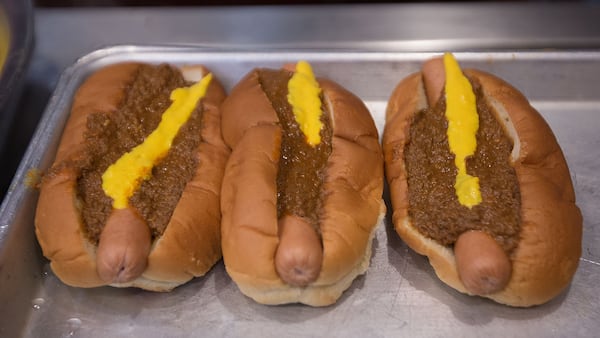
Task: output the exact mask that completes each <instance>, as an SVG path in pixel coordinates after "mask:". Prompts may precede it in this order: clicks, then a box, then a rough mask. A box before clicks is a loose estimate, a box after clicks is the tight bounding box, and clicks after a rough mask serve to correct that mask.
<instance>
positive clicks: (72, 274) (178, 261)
mask: <svg viewBox="0 0 600 338" xmlns="http://www.w3.org/2000/svg"><path fill="white" fill-rule="evenodd" d="M139 66H140V64H138V63H122V64H116V65H111V66H108V67H105V68H102V69H101V70H99V71H97V72H95V73H94V74H92V75H91V76H90V77H89V78H88V79H87V80H86V81H85V82H84V83H83V84H82V86H81V87H80V88H79V90H78V91H77V93H76V95H75V98H74V101H73V106H72V109H71V115H70V117H69V120H68V121H67V124H66V126H65V129H64V132H63V135H62V139H61V142H60V145H59V147H58V150H57V155H56V158H55V162H54V166H55V169H57V170H52V171H50V174H49V175H46V176H45V177H44V179H43V180H42V185H41V189H40V196H39V200H38V207H37V211H36V217H35V225H36V235H37V238H38V241H39V243H40V246H41V248H42V250H43V253H44V256H46V257H47V258H48V259H49V260H50V266H51V268H52V270H53V271H54V273H55V274H56V275H57V276H58V277H59V278H60V279H61V280H62V281H63V282H64V283H66V284H68V285H72V286H78V287H96V286H101V285H105V283H104V282H103V281H102V280H101V279H100V278H99V276H98V274H97V273H96V259H95V252H96V247H95V246H93V245H92V244H91V243H89V241H88V240H87V239H86V238H85V236H84V234H83V225H82V221H81V216H80V212H79V208H80V206H79V205H78V204H79V201H78V200H77V197H76V179H77V176H78V174H79V173H78V172H76V170H75V169H74V167H73V166H70V165H68V164H67V163H68V162H69V161H72V160H74V159H76V158H77V157H78V156H81V153H82V152H83V151H84V147H83V143H84V142H83V141H84V131H85V126H86V121H87V117H88V115H90V114H91V113H94V112H99V111H101V112H113V111H115V110H116V109H117V106H118V104H119V102H120V101H121V100H122V99H123V95H124V88H126V86H127V83H129V81H131V79H132V76H133V74H134V73H135V72H136V70H137V69H138V67H139ZM182 72H183V74H184V77H186V78H188V77H193V78H195V80H197V77H198V75H199V74H200V73H202V74H206V73H208V70H207V69H206V68H204V67H201V66H190V67H183V68H182ZM224 97H225V91H224V89H223V87H222V86H221V84H220V83H219V82H218V80H217V79H215V78H214V77H213V80H212V81H211V84H210V85H209V88H208V91H207V93H206V96H205V97H204V98H203V99H202V103H201V104H202V105H203V109H204V111H203V117H202V124H203V127H202V132H201V136H202V142H201V143H200V145H199V146H198V151H197V156H198V167H197V169H196V173H195V175H194V177H193V178H192V179H191V180H190V181H189V182H188V183H187V185H186V186H185V188H184V191H183V193H182V196H181V198H180V200H179V202H178V204H177V206H176V208H175V210H174V212H173V215H172V217H171V220H170V221H169V224H168V226H167V228H166V230H165V231H164V233H163V235H162V236H161V237H160V238H159V239H157V240H156V241H155V242H154V243H153V244H152V249H151V252H150V255H149V256H148V266H147V268H146V270H145V271H144V273H143V274H142V275H141V276H140V277H138V278H137V279H135V280H133V281H132V282H130V283H126V284H113V285H112V286H117V287H129V286H133V287H139V288H142V289H147V290H153V291H169V290H171V289H173V288H174V287H176V286H178V285H180V284H182V283H185V282H187V281H189V280H190V279H192V278H193V277H197V276H201V275H203V274H204V273H206V272H207V271H208V270H209V269H210V268H211V267H212V266H213V265H214V263H216V261H218V260H219V259H220V258H221V248H220V243H221V233H220V208H219V203H220V188H221V185H220V183H221V181H222V177H223V169H224V167H225V163H226V161H227V158H228V156H229V148H228V147H227V146H226V145H225V144H224V142H223V140H222V138H221V134H220V129H221V128H220V123H221V116H220V111H219V105H220V103H221V101H222V100H223V99H224ZM65 161H66V162H65Z"/></svg>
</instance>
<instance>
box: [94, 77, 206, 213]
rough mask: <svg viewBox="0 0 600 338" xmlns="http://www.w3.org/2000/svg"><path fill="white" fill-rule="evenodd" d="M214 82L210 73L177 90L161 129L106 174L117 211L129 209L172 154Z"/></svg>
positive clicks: (106, 184)
mask: <svg viewBox="0 0 600 338" xmlns="http://www.w3.org/2000/svg"><path fill="white" fill-rule="evenodd" d="M211 79H212V74H208V75H206V76H205V77H203V78H202V79H201V80H200V81H199V82H197V83H196V84H194V85H192V86H190V87H184V88H177V89H175V90H173V91H172V92H171V101H172V103H171V105H170V106H169V108H167V110H166V111H165V112H164V113H163V115H162V117H161V121H160V123H159V124H158V127H157V128H156V129H155V130H154V131H152V133H151V134H150V135H148V137H147V138H146V139H145V140H144V142H142V143H141V144H139V145H137V146H136V147H135V148H133V149H132V150H131V151H130V152H128V153H125V154H124V155H123V156H121V158H119V159H118V160H117V161H116V162H115V163H113V164H112V165H111V166H110V167H108V169H107V170H106V171H105V172H104V174H103V175H102V189H104V192H105V193H106V195H107V196H109V197H111V198H112V199H113V208H115V209H124V208H126V207H127V206H128V205H129V198H130V197H131V196H132V195H133V194H134V193H135V191H136V190H137V189H138V188H139V186H140V184H141V183H142V182H143V181H144V180H147V179H148V178H150V176H151V172H152V168H153V167H154V165H156V163H158V161H160V160H161V159H162V158H163V157H164V156H165V155H166V154H167V153H168V151H169V149H170V148H171V144H172V143H173V139H175V136H176V135H177V133H178V132H179V129H180V128H181V126H183V124H185V122H186V121H187V120H188V119H189V117H190V115H191V114H192V112H193V111H194V109H195V108H196V106H197V104H198V101H199V100H200V99H202V97H204V95H205V94H206V90H207V88H208V85H209V83H210V81H211Z"/></svg>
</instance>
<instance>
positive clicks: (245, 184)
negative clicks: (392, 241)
mask: <svg viewBox="0 0 600 338" xmlns="http://www.w3.org/2000/svg"><path fill="white" fill-rule="evenodd" d="M318 83H319V85H320V87H321V89H322V93H323V98H324V103H323V104H324V106H326V107H327V109H326V110H328V111H329V114H330V116H331V121H332V123H331V124H332V129H333V136H332V152H331V154H330V156H329V158H328V160H327V164H326V174H325V175H324V176H325V177H324V183H323V192H322V194H324V195H323V196H324V202H323V206H322V211H321V213H320V217H319V227H320V235H321V238H322V246H323V259H322V266H321V270H320V273H319V275H318V278H317V279H316V280H315V281H313V282H311V283H309V284H308V285H306V286H292V285H289V284H287V283H285V282H284V281H283V280H282V278H280V276H279V275H278V273H277V271H276V264H275V256H276V251H277V248H278V245H279V243H280V240H279V235H278V232H279V230H278V219H277V218H278V217H277V186H276V177H277V172H278V166H279V161H280V151H281V150H280V145H281V142H282V127H281V125H280V122H279V120H278V115H277V114H276V112H275V110H274V108H273V105H272V103H271V102H270V101H269V98H268V97H267V95H266V94H265V92H264V90H263V88H262V87H261V84H260V83H259V75H258V70H253V71H251V72H250V73H249V74H247V75H246V76H245V77H244V78H243V79H242V80H241V81H240V82H239V83H238V84H237V85H236V86H235V87H234V89H233V90H232V91H231V94H230V95H229V96H228V97H227V99H226V100H225V101H224V102H223V105H222V112H223V137H224V139H225V141H226V143H227V144H228V145H229V146H230V147H231V148H232V154H231V156H230V159H229V161H228V163H227V167H226V170H225V177H224V179H223V190H222V200H221V201H222V203H221V205H222V210H223V223H222V236H223V244H222V245H223V259H224V262H225V267H226V270H227V273H228V274H229V275H230V276H231V278H232V279H233V280H234V282H235V283H236V284H237V285H238V287H239V288H240V290H241V292H242V293H244V294H245V295H247V296H249V297H251V298H253V299H254V300H256V301H257V302H259V303H264V304H283V303H295V302H299V303H304V304H308V305H312V306H325V305H329V304H332V303H334V302H335V301H336V300H337V299H338V298H339V297H340V295H341V293H342V292H343V291H344V290H346V289H347V288H348V287H349V286H350V284H351V283H352V281H353V280H354V278H355V277H356V276H357V275H359V274H362V273H364V272H365V271H366V269H367V267H368V265H369V260H370V257H371V242H372V238H373V236H374V232H375V228H376V225H377V224H378V221H379V220H380V219H381V217H382V216H383V214H384V212H385V205H384V203H383V201H382V191H383V162H382V161H383V157H382V153H381V149H380V145H379V141H378V133H377V130H376V127H375V124H374V122H373V120H372V118H371V115H370V113H369V111H368V110H367V109H366V107H365V106H364V104H363V103H362V101H361V100H360V99H358V98H357V97H356V96H354V95H353V94H351V93H350V92H348V91H347V90H345V89H343V88H342V87H341V86H339V85H337V84H335V83H333V82H332V81H329V80H325V79H318ZM294 217H295V216H294ZM282 221H285V220H282ZM294 222H299V220H292V221H291V223H294ZM290 226H293V224H290Z"/></svg>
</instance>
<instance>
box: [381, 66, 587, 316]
mask: <svg viewBox="0 0 600 338" xmlns="http://www.w3.org/2000/svg"><path fill="white" fill-rule="evenodd" d="M425 71H428V72H429V70H424V72H425ZM430 73H431V72H430ZM464 74H465V75H466V76H467V78H469V79H471V80H475V81H477V82H479V84H480V85H481V88H482V89H483V93H484V96H485V98H486V99H487V100H488V102H489V103H490V105H491V106H492V108H493V109H492V110H493V113H494V114H495V115H496V120H497V121H499V122H500V124H501V125H502V126H503V128H504V131H505V133H506V135H507V136H508V137H509V138H510V139H511V140H512V143H513V150H512V154H511V156H510V157H511V159H510V163H511V164H512V166H513V167H514V170H515V172H516V176H517V180H518V184H519V189H520V198H521V210H520V217H521V230H520V234H519V240H518V244H517V247H516V248H515V249H514V250H513V251H512V253H511V255H510V261H511V262H512V275H511V276H510V279H509V281H508V284H507V285H506V286H505V287H504V288H503V289H502V290H500V291H497V292H494V293H491V294H487V295H484V296H485V297H488V298H490V299H493V300H494V301H496V302H499V303H503V304H507V305H512V306H520V307H525V306H532V305H537V304H542V303H544V302H547V301H549V300H550V299H552V298H553V297H555V296H557V295H558V294H559V293H560V292H561V291H563V290H564V289H565V288H566V287H567V286H568V284H569V283H570V281H571V279H572V277H573V275H574V273H575V271H576V269H577V266H578V262H579V258H580V256H581V235H582V217H581V213H580V211H579V209H578V207H577V206H576V205H575V193H574V190H573V186H572V183H571V177H570V174H569V169H568V167H567V164H566V162H565V159H564V156H563V153H562V151H561V148H560V146H559V145H558V143H557V140H556V138H555V136H554V134H553V133H552V131H551V129H550V127H549V126H548V124H547V123H546V122H545V121H544V119H543V118H542V116H541V115H540V114H539V113H538V112H537V111H536V110H535V109H534V108H533V107H532V106H531V105H530V104H529V102H528V101H527V99H526V98H525V97H524V96H523V94H521V93H520V92H519V91H518V90H517V89H515V88H514V87H513V86H511V85H510V84H508V83H506V82H505V81H503V80H501V79H499V78H498V77H496V76H494V75H491V74H488V73H485V72H482V71H479V70H473V69H469V70H464ZM438 75H439V74H438ZM439 76H441V81H442V82H441V83H442V84H441V85H440V79H437V80H436V79H433V78H434V77H436V76H434V75H429V76H428V77H426V78H424V75H423V72H419V73H416V74H412V75H410V76H408V77H407V78H405V79H403V80H402V81H401V82H400V83H399V84H398V86H397V87H396V89H395V90H394V92H393V93H392V95H391V98H390V100H389V104H388V107H387V111H386V125H385V130H384V134H383V149H384V157H385V166H386V177H387V181H388V183H389V186H390V192H391V200H392V205H393V209H394V211H393V223H394V226H395V229H396V231H397V232H398V234H399V235H400V237H401V238H402V239H403V240H404V241H405V242H406V243H407V244H408V245H409V246H410V247H411V248H412V249H414V250H415V251H416V252H418V253H420V254H422V255H426V256H427V257H428V258H429V262H430V264H431V265H432V266H433V268H434V270H435V272H436V274H437V276H438V277H439V278H440V279H441V280H442V281H443V282H444V283H446V284H448V285H449V286H451V287H453V288H454V289H456V290H458V291H460V292H465V293H468V291H467V288H466V287H465V285H464V284H463V282H462V281H461V278H460V276H459V273H458V271H457V264H456V259H455V255H454V251H453V248H452V246H444V245H441V244H440V243H438V242H436V241H434V240H432V239H430V238H428V237H426V236H424V235H423V234H422V233H420V232H419V230H417V228H415V227H414V226H413V223H412V221H411V218H410V216H409V209H410V203H409V198H408V183H407V169H406V163H405V162H404V159H405V157H404V156H405V153H404V151H405V146H406V145H407V144H408V143H409V142H410V137H409V129H410V127H411V123H412V121H413V119H414V116H415V114H416V113H417V111H419V110H421V109H423V108H425V107H427V106H428V103H427V102H428V96H435V95H440V93H442V91H441V90H442V88H443V81H444V74H443V73H442V74H441V75H439ZM430 83H433V84H432V85H430ZM428 85H430V86H434V87H436V88H433V89H432V88H427V86H428ZM426 93H427V94H426ZM442 95H443V93H442ZM430 101H433V102H435V101H436V99H434V100H430Z"/></svg>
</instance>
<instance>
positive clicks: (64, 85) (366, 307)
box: [0, 46, 600, 337]
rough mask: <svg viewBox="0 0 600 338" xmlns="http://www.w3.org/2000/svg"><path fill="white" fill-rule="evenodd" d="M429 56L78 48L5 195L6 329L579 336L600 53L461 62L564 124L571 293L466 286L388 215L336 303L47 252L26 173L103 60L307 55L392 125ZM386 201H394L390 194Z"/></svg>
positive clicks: (590, 290)
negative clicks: (67, 280) (75, 270)
mask: <svg viewBox="0 0 600 338" xmlns="http://www.w3.org/2000/svg"><path fill="white" fill-rule="evenodd" d="M430 56H431V54H424V53H408V54H407V53H381V52H360V51H359V52H340V51H333V52H321V51H320V52H315V51H294V50H292V51H269V52H247V51H233V50H225V51H224V50H210V49H203V48H178V47H160V46H117V47H111V48H107V49H102V50H99V51H96V52H94V53H92V54H89V55H87V56H85V57H83V58H81V59H80V60H79V61H78V62H76V63H75V64H74V65H73V66H72V67H70V68H69V69H68V70H67V71H66V72H65V73H64V74H63V76H62V77H61V80H60V81H59V84H58V86H57V88H56V91H55V93H54V95H53V96H52V98H51V101H50V103H49V105H48V107H47V109H46V111H45V113H44V116H43V118H42V121H41V122H40V126H39V129H38V130H37V132H36V133H35V135H34V138H33V140H32V141H31V144H30V147H29V149H28V151H27V153H26V155H25V157H24V159H23V162H22V164H21V167H20V168H19V171H18V173H17V176H16V177H15V181H14V182H13V185H12V186H11V190H10V191H9V194H8V195H7V198H6V200H5V201H4V204H3V205H2V209H1V210H0V211H1V217H2V218H1V220H2V223H0V283H2V288H1V289H0V304H1V306H0V336H19V335H22V336H25V337H40V336H44V337H105V336H109V337H132V336H136V337H197V336H224V337H237V336H244V337H281V336H300V337H312V336H329V337H349V336H356V337H389V336H409V335H410V336H414V337H419V336H427V337H432V336H461V337H482V336H483V337H495V336H500V337H532V336H538V337H565V336H568V337H571V336H596V335H597V333H598V332H600V321H599V320H598V319H599V318H600V301H599V297H598V295H599V294H600V283H598V281H599V280H600V263H599V262H600V259H599V258H600V225H599V223H598V222H599V220H600V211H599V208H598V205H599V194H600V175H598V173H597V169H598V168H600V157H599V156H598V155H599V154H598V149H600V133H599V132H598V127H600V51H585V52H577V51H561V52H553V51H538V52H516V53H507V52H503V53H457V54H456V56H457V57H458V59H459V60H460V62H461V63H462V65H463V66H464V67H477V68H481V69H484V70H488V71H491V72H493V73H495V74H497V75H499V76H501V77H503V78H504V79H506V80H508V81H509V82H511V83H513V84H514V85H515V86H516V87H518V88H520V89H521V90H522V91H523V92H524V93H525V94H526V95H527V96H528V97H529V98H530V100H531V101H532V103H533V105H534V106H535V107H537V108H538V109H539V110H540V112H541V113H542V115H543V116H544V117H545V118H546V120H547V121H548V123H549V124H550V125H551V127H552V128H553V129H554V131H555V133H556V135H557V137H558V139H559V143H560V144H561V146H562V148H563V150H564V152H565V154H566V158H567V161H568V164H569V166H570V168H571V174H572V177H573V181H574V184H575V189H576V193H577V199H578V205H579V207H580V208H581V210H582V212H583V217H584V240H583V256H582V258H581V261H580V265H579V269H578V271H577V274H576V275H575V278H574V280H573V282H572V284H571V285H570V287H569V288H568V290H566V291H565V292H564V293H563V294H561V295H560V296H558V297H557V298H556V299H554V300H552V301H550V302H549V303H547V304H545V305H542V306H537V307H533V308H528V309H520V308H511V307H507V306H503V305H499V304H496V303H494V302H492V301H489V300H486V299H482V298H477V297H469V296H465V295H463V294H460V293H458V292H456V291H454V290H453V289H451V288H449V287H447V286H445V285H444V284H442V283H441V282H440V281H439V280H438V279H437V278H436V277H435V275H434V272H433V270H432V268H431V267H430V266H429V264H428V262H427V259H426V258H424V257H422V256H419V255H417V254H415V253H414V252H412V251H411V250H410V249H409V248H408V247H407V246H406V245H405V244H404V243H403V242H402V241H401V240H400V239H399V237H398V236H397V235H396V233H395V232H394V231H393V230H392V226H391V223H390V220H389V215H388V217H387V218H386V219H385V220H384V221H383V222H382V223H381V224H379V227H378V229H377V233H376V237H375V239H374V246H373V257H372V259H371V266H370V268H369V270H368V272H367V274H366V275H363V276H360V277H358V278H357V279H356V280H355V281H354V283H353V284H352V286H351V287H350V288H349V289H348V290H347V291H346V292H345V293H344V294H343V295H342V297H341V298H340V299H339V301H338V302H337V303H336V304H335V305H332V306H329V307H324V308H312V307H308V306H303V305H298V304H293V305H285V306H265V305H260V304H257V303H255V302H253V301H252V300H250V299H249V298H247V297H245V296H243V295H242V294H241V293H240V292H239V291H238V289H237V287H236V286H235V284H234V283H233V282H232V281H231V279H230V278H229V277H228V276H227V274H226V272H225V270H224V267H223V264H222V262H219V263H218V264H217V265H216V266H215V267H214V268H213V269H212V270H211V271H210V272H208V274H207V275H206V276H204V277H201V278H197V279H195V280H193V281H191V282H190V283H188V284H186V285H184V286H181V287H179V288H177V289H175V290H174V291H172V292H171V293H166V294H161V293H150V292H146V291H141V290H137V289H116V288H110V287H103V288H96V289H77V288H72V287H68V286H65V285H63V284H62V283H61V282H60V281H59V280H58V279H57V278H56V277H55V276H54V275H53V273H52V272H51V271H50V269H49V266H48V262H47V261H46V260H45V259H44V258H43V257H42V256H41V254H40V250H39V247H38V245H37V243H36V240H35V236H34V231H33V215H34V211H35V206H36V199H37V192H36V190H34V189H31V188H28V187H27V185H26V184H24V182H25V181H26V180H27V178H28V175H30V174H31V170H37V169H39V170H42V171H43V170H44V169H46V168H47V167H48V166H49V165H50V163H51V161H52V158H53V156H54V152H55V148H56V146H57V143H58V140H59V136H60V134H61V132H62V128H63V125H64V123H65V121H66V119H67V116H68V112H69V108H70V105H71V100H72V97H73V93H74V91H75V90H76V88H77V87H78V86H79V85H80V83H81V82H82V80H83V79H84V78H85V77H86V76H88V75H89V74H90V73H91V72H92V71H94V70H96V69H98V68H99V67H102V66H105V65H108V64H112V63H115V62H121V61H130V60H137V61H145V62H151V63H159V62H169V63H172V64H178V65H181V64H190V63H204V64H206V65H207V66H209V67H210V68H211V69H212V70H213V72H214V73H215V75H216V76H218V77H219V78H220V79H221V80H222V82H223V83H224V85H225V87H226V88H227V89H231V87H232V86H233V85H234V84H235V83H236V82H237V81H238V80H239V79H240V78H241V77H242V76H243V75H244V74H245V73H246V72H248V71H249V70H250V69H252V68H254V67H258V66H260V67H280V66H281V65H282V64H284V63H286V62H293V61H296V60H299V59H305V60H308V61H310V62H311V63H312V65H313V67H314V68H315V72H316V73H317V74H319V75H320V76H326V77H329V78H331V79H334V80H335V81H337V82H339V83H340V84H342V85H343V86H345V87H347V88H348V89H350V90H351V91H353V92H355V93H356V94H357V95H358V96H360V97H361V98H362V99H363V100H364V101H365V102H366V104H367V106H368V107H369V108H370V110H371V112H372V114H373V117H374V119H375V121H376V123H377V127H378V128H379V131H380V132H381V131H382V127H383V121H384V119H383V117H384V111H385V107H386V100H387V98H388V97H389V95H390V93H391V91H392V89H393V88H394V86H395V85H396V84H397V82H398V81H399V80H400V79H401V78H402V77H404V76H405V75H407V74H409V73H411V72H414V71H417V70H418V69H419V66H420V64H421V62H422V61H423V60H425V59H426V58H428V57H430ZM388 205H389V204H388Z"/></svg>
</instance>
